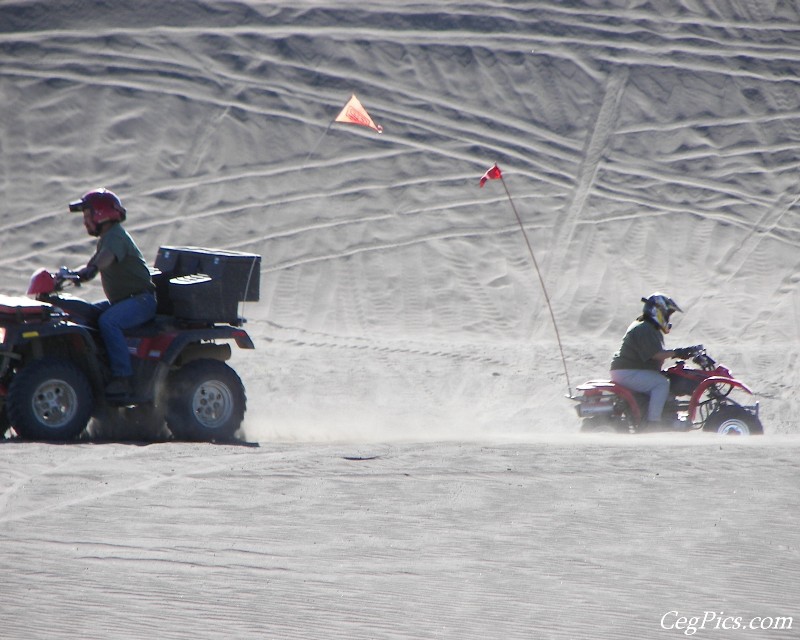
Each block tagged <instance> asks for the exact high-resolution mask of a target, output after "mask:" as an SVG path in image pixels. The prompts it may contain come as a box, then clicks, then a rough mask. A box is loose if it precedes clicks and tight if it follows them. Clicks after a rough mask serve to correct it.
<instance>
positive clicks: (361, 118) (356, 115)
mask: <svg viewBox="0 0 800 640" xmlns="http://www.w3.org/2000/svg"><path fill="white" fill-rule="evenodd" d="M334 122H346V123H348V124H358V125H361V126H362V127H369V128H370V129H375V131H377V132H378V133H383V127H382V126H380V125H378V124H375V123H374V122H373V121H372V118H370V117H369V114H368V113H367V110H366V109H365V108H364V107H363V106H362V105H361V102H359V100H358V98H356V94H355V93H354V94H353V95H352V97H351V98H350V100H348V101H347V104H346V105H344V109H342V110H341V112H340V113H339V115H338V116H336V119H335V120H334Z"/></svg>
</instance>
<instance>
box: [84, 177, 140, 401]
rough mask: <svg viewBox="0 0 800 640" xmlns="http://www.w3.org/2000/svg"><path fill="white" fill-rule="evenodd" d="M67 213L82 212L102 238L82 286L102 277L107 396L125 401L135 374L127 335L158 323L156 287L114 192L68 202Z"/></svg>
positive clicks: (89, 227)
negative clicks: (151, 322)
mask: <svg viewBox="0 0 800 640" xmlns="http://www.w3.org/2000/svg"><path fill="white" fill-rule="evenodd" d="M69 209H70V211H76V212H77V211H81V212H83V225H84V227H86V231H87V233H88V234H89V235H90V236H94V237H96V238H98V240H97V250H96V251H95V254H94V255H93V256H92V257H91V258H90V259H89V262H88V263H87V264H86V266H85V267H83V268H82V269H80V270H79V271H78V276H79V277H80V280H81V281H82V282H84V281H87V280H91V279H92V278H94V277H95V276H96V275H97V274H98V272H99V273H100V279H101V281H102V284H103V291H104V292H105V294H106V297H107V298H108V299H107V300H104V301H102V302H98V303H97V305H96V306H97V307H98V308H99V309H100V311H101V313H100V319H99V322H98V324H99V328H100V333H101V335H102V336H103V341H104V342H105V345H106V350H107V351H108V359H109V363H110V365H111V375H112V380H111V382H110V383H109V385H108V386H107V387H106V396H107V397H108V398H109V399H110V400H120V399H122V400H124V399H125V398H126V397H128V396H130V394H131V391H132V385H131V378H132V376H133V368H132V367H131V359H130V354H129V353H128V345H127V343H126V342H125V336H124V335H123V330H124V329H130V328H132V327H136V326H139V325H140V324H144V323H145V322H147V321H148V320H151V319H152V318H153V317H155V314H156V297H155V285H154V284H153V281H152V279H151V278H150V269H149V268H148V266H147V263H146V262H145V261H144V257H142V252H141V251H139V248H138V247H137V246H136V243H135V242H134V241H133V239H132V238H131V236H130V235H129V234H128V232H127V231H126V230H125V229H124V228H123V226H122V223H123V222H124V221H125V218H126V210H125V207H123V206H122V202H121V201H120V199H119V198H118V197H117V195H116V194H115V193H114V192H113V191H109V190H108V189H94V190H93V191H89V192H88V193H86V194H84V196H83V197H82V198H81V199H80V200H77V201H75V202H70V204H69Z"/></svg>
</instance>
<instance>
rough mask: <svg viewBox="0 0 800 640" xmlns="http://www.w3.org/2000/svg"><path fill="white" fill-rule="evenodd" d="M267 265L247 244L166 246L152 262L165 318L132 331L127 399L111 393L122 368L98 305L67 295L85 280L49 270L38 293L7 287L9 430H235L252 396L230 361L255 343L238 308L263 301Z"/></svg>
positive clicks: (2, 418)
mask: <svg viewBox="0 0 800 640" xmlns="http://www.w3.org/2000/svg"><path fill="white" fill-rule="evenodd" d="M259 263H260V256H253V255H250V254H240V253H238V252H220V251H213V250H208V249H197V248H193V247H181V248H173V247H161V249H159V254H158V258H157V260H156V268H152V269H151V272H152V274H153V280H154V282H155V284H156V287H157V297H158V312H157V315H156V317H155V319H154V320H152V321H150V322H148V323H146V324H144V325H141V326H139V327H136V328H134V329H130V330H127V331H125V336H126V339H127V342H128V349H129V352H130V354H131V364H132V365H133V369H134V376H133V383H132V387H133V393H132V395H131V396H130V397H128V398H125V400H124V401H123V402H122V403H119V402H112V401H110V400H108V399H106V397H105V396H104V389H105V386H106V384H107V383H108V381H109V380H110V378H111V374H110V369H109V365H108V359H107V356H106V352H105V346H104V343H103V340H102V337H101V336H100V334H99V330H98V327H97V320H98V313H99V312H98V309H97V308H96V307H95V306H94V305H93V304H91V303H89V302H86V301H84V300H81V299H79V298H76V297H72V296H70V295H68V294H67V293H65V292H64V289H65V288H67V287H68V286H79V282H78V278H77V275H76V274H75V273H74V272H72V271H70V270H68V269H66V268H65V267H62V268H61V270H59V271H58V272H57V273H50V272H48V271H46V270H44V269H40V270H39V271H37V272H36V273H35V274H34V275H33V277H32V278H31V281H30V285H29V289H28V295H29V296H33V297H35V299H32V298H31V297H28V298H25V297H21V296H16V297H15V296H5V295H0V438H2V437H3V434H5V433H6V431H8V429H13V430H14V431H15V432H16V434H17V435H18V436H20V437H22V438H28V439H35V440H51V441H52V440H55V441H66V440H72V439H74V438H76V437H78V436H79V435H80V434H81V433H82V432H83V431H84V429H85V428H86V427H87V424H88V423H89V422H90V420H91V419H93V420H94V421H96V422H99V423H100V424H104V423H113V422H118V421H120V420H122V421H123V422H127V424H128V426H132V427H133V428H134V429H136V428H141V429H142V430H144V431H145V432H146V431H147V429H148V427H149V428H150V429H152V428H153V427H154V425H163V424H164V423H166V427H167V428H168V429H169V431H170V432H171V435H172V436H173V437H174V438H175V439H177V440H195V441H225V440H229V439H231V438H233V436H234V434H235V432H236V431H237V430H238V429H239V427H240V425H241V423H242V420H243V419H244V413H245V408H246V397H245V390H244V386H243V384H242V381H241V379H240V378H239V376H238V374H237V373H236V372H235V371H234V370H233V369H232V368H231V367H230V366H229V365H228V364H227V363H226V361H227V360H228V359H229V358H230V357H231V345H230V341H233V342H235V343H236V345H237V346H238V347H240V348H242V349H253V348H254V345H253V341H252V340H251V339H250V337H249V335H248V334H247V332H246V331H245V330H244V329H242V326H241V325H242V323H243V322H244V319H243V318H239V317H238V311H237V305H238V302H239V301H244V300H253V299H258V273H259V271H258V269H257V268H254V267H257V266H258V264H259ZM159 265H160V266H159ZM226 266H227V269H226ZM253 273H255V274H256V277H255V278H252V276H253ZM209 274H211V275H209ZM120 404H122V405H123V406H119V405H120ZM101 432H102V429H101ZM167 435H168V434H167Z"/></svg>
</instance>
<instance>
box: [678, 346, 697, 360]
mask: <svg viewBox="0 0 800 640" xmlns="http://www.w3.org/2000/svg"><path fill="white" fill-rule="evenodd" d="M702 350H703V345H702V344H696V345H694V346H692V347H680V348H679V349H673V353H674V354H675V357H676V358H678V359H679V360H688V359H689V358H693V357H694V356H696V355H697V354H698V353H700V352H701V351H702Z"/></svg>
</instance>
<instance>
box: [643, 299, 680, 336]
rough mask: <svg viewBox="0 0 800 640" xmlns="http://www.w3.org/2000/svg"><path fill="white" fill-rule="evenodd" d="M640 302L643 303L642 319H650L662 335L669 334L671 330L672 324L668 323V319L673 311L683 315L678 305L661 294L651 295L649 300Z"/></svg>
mask: <svg viewBox="0 0 800 640" xmlns="http://www.w3.org/2000/svg"><path fill="white" fill-rule="evenodd" d="M642 302H644V309H642V318H643V319H650V320H651V321H652V322H654V323H655V324H656V325H657V326H658V328H659V329H661V331H663V332H664V333H669V330H670V329H671V328H672V323H671V322H670V321H669V317H670V316H671V315H672V314H673V313H674V312H675V311H680V312H681V313H683V310H682V309H681V308H680V307H679V306H678V304H677V303H676V302H675V301H674V300H673V299H672V298H670V297H669V296H668V295H665V294H663V293H653V294H651V295H650V297H649V298H642Z"/></svg>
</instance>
